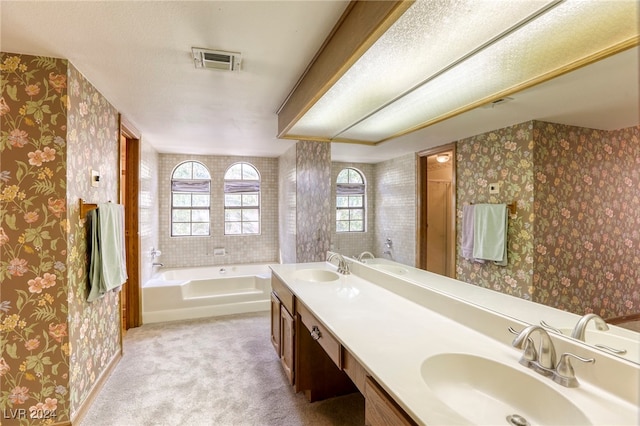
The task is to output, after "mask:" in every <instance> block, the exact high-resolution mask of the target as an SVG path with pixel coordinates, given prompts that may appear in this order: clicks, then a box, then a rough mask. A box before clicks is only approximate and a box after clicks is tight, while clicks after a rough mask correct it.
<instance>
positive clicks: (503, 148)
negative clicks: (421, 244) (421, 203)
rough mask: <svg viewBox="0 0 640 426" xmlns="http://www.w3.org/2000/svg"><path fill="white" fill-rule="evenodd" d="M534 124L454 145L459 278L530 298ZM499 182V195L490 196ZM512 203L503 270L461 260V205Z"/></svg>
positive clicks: (494, 266) (516, 126) (483, 135)
mask: <svg viewBox="0 0 640 426" xmlns="http://www.w3.org/2000/svg"><path fill="white" fill-rule="evenodd" d="M532 127H533V123H532V122H527V123H522V124H518V125H515V126H512V127H508V128H504V129H499V130H495V131H492V132H488V133H484V134H481V135H477V136H473V137H471V138H468V139H464V140H461V141H458V143H457V148H456V154H457V158H456V160H457V171H456V179H457V187H456V191H457V194H456V195H457V218H458V220H457V225H456V227H457V231H456V233H457V235H458V238H457V259H458V260H457V266H456V272H457V278H458V279H460V280H462V281H466V282H469V283H472V284H476V285H479V286H482V287H487V288H491V289H493V290H497V291H500V292H502V293H506V294H511V295H514V296H517V297H521V298H523V299H527V300H530V299H531V298H532V295H533V292H534V289H533V286H532V277H533V266H534V265H533V264H534V256H533V242H534V215H533V197H534V183H533V161H534V159H533V152H534V141H533V137H532ZM492 183H498V184H499V185H500V193H499V194H489V185H490V184H492ZM512 202H516V204H517V211H516V214H515V216H510V217H509V229H508V233H507V235H508V252H507V258H508V260H509V264H508V265H507V266H504V267H502V266H497V265H494V264H493V263H491V262H487V263H484V264H482V263H476V262H471V261H469V260H466V259H464V258H463V257H462V256H461V254H460V253H461V250H460V244H461V241H462V237H461V235H462V231H461V225H462V209H463V206H464V205H465V204H470V203H474V204H479V203H505V204H509V203H512Z"/></svg>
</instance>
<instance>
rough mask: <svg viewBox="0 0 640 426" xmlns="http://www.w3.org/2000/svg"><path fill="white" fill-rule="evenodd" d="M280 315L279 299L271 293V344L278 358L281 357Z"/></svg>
mask: <svg viewBox="0 0 640 426" xmlns="http://www.w3.org/2000/svg"><path fill="white" fill-rule="evenodd" d="M280 315H281V314H280V299H278V297H277V296H276V294H275V293H273V292H271V344H272V345H273V348H274V349H275V350H276V353H277V354H278V356H279V357H280V356H282V349H281V348H280V342H281V330H280V328H281V325H280V321H281V320H280Z"/></svg>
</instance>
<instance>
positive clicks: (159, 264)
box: [151, 262, 164, 267]
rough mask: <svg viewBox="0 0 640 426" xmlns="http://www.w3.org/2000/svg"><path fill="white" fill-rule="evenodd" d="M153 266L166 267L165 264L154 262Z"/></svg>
mask: <svg viewBox="0 0 640 426" xmlns="http://www.w3.org/2000/svg"><path fill="white" fill-rule="evenodd" d="M151 266H160V267H163V266H164V263H161V262H153V263H152V264H151Z"/></svg>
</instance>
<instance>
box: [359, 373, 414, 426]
mask: <svg viewBox="0 0 640 426" xmlns="http://www.w3.org/2000/svg"><path fill="white" fill-rule="evenodd" d="M364 397H365V406H364V423H365V425H366V426H388V425H395V426H414V425H415V424H416V422H414V421H413V420H412V419H411V417H409V415H408V414H407V413H405V411H404V410H403V409H402V408H400V406H399V405H398V404H397V403H396V402H395V401H394V400H393V399H392V398H391V397H390V396H389V395H387V393H386V392H385V391H384V390H383V389H382V388H381V387H380V385H379V384H378V383H376V382H375V381H374V380H373V379H372V378H371V377H367V379H366V382H365V389H364Z"/></svg>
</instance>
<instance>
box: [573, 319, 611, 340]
mask: <svg viewBox="0 0 640 426" xmlns="http://www.w3.org/2000/svg"><path fill="white" fill-rule="evenodd" d="M591 320H593V322H594V323H595V324H596V329H597V330H600V331H606V330H609V326H608V325H607V323H606V322H605V321H604V320H603V319H602V317H600V316H599V315H596V314H586V315H584V316H583V317H582V318H580V320H579V321H578V323H577V324H576V326H575V328H574V329H573V332H572V333H571V337H573V338H574V339H578V340H582V341H583V342H584V332H585V330H586V329H587V324H589V321H591Z"/></svg>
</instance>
